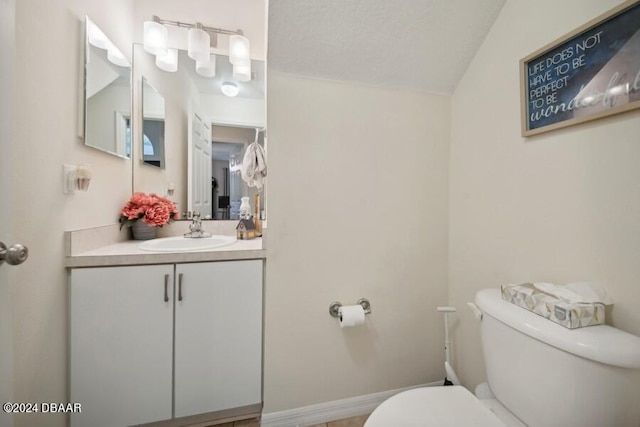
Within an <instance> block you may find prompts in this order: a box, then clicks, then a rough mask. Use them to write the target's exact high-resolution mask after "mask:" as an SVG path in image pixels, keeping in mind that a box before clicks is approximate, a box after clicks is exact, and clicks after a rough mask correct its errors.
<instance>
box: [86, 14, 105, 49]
mask: <svg viewBox="0 0 640 427" xmlns="http://www.w3.org/2000/svg"><path fill="white" fill-rule="evenodd" d="M87 23H88V25H87V27H88V29H87V32H88V33H89V34H88V35H87V36H88V37H87V39H88V40H89V43H91V44H92V45H94V46H95V47H97V48H99V49H108V48H109V39H108V38H107V36H106V35H105V34H104V33H103V32H102V30H100V28H98V26H97V25H96V24H94V23H93V21H91V20H90V19H88V18H87Z"/></svg>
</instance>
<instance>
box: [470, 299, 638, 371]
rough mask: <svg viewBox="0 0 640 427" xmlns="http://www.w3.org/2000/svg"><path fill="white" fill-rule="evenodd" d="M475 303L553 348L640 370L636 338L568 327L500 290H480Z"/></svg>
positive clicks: (600, 327) (616, 331)
mask: <svg viewBox="0 0 640 427" xmlns="http://www.w3.org/2000/svg"><path fill="white" fill-rule="evenodd" d="M475 302H476V305H477V306H478V307H480V309H481V310H482V311H483V312H484V313H485V314H488V315H489V316H491V317H493V318H495V319H497V320H499V321H500V322H502V323H504V324H506V325H507V326H510V327H512V328H514V329H516V330H518V331H520V332H522V333H523V334H526V335H529V336H530V337H532V338H535V339H537V340H539V341H542V342H544V343H547V344H549V345H551V346H553V347H556V348H559V349H560V350H564V351H566V352H568V353H572V354H575V355H577V356H580V357H584V358H586V359H590V360H594V361H596V362H600V363H604V364H607V365H612V366H618V367H621V368H630V369H640V337H637V336H635V335H632V334H630V333H628V332H624V331H621V330H620V329H616V328H613V327H611V326H607V325H598V326H588V327H585V328H577V329H568V328H565V327H564V326H560V325H558V324H556V323H553V322H552V321H550V320H548V319H545V318H544V317H542V316H539V315H537V314H535V313H532V312H530V311H527V310H526V309H524V308H521V307H518V306H516V305H515V304H512V303H510V302H507V301H505V300H503V299H502V296H501V294H500V289H483V290H481V291H479V292H478V293H477V294H476V300H475Z"/></svg>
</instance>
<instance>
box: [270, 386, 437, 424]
mask: <svg viewBox="0 0 640 427" xmlns="http://www.w3.org/2000/svg"><path fill="white" fill-rule="evenodd" d="M439 385H442V381H437V382H434V383H429V384H422V385H417V386H413V387H406V388H400V389H396V390H388V391H383V392H380V393H373V394H366V395H364V396H356V397H349V398H347V399H342V400H334V401H331V402H324V403H319V404H317V405H311V406H303V407H302V408H296V409H290V410H287V411H280V412H272V413H270V414H263V415H262V420H261V422H260V426H261V427H302V426H310V425H314V424H321V423H326V422H329V421H335V420H341V419H344V418H350V417H357V416H359V415H366V414H370V413H371V412H373V410H374V409H375V408H377V407H378V405H380V404H381V403H382V402H384V401H385V400H387V399H388V398H390V397H391V396H393V395H394V394H398V393H400V392H402V391H405V390H410V389H412V388H417V387H433V386H439Z"/></svg>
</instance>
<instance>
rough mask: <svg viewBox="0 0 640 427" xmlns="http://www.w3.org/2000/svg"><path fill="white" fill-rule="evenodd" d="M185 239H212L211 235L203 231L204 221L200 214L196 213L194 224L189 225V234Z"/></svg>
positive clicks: (193, 218)
mask: <svg viewBox="0 0 640 427" xmlns="http://www.w3.org/2000/svg"><path fill="white" fill-rule="evenodd" d="M184 237H190V238H203V237H211V234H209V233H207V232H206V231H204V230H203V229H202V220H201V219H200V212H198V211H194V212H193V216H192V222H191V224H190V225H189V232H188V233H185V234H184Z"/></svg>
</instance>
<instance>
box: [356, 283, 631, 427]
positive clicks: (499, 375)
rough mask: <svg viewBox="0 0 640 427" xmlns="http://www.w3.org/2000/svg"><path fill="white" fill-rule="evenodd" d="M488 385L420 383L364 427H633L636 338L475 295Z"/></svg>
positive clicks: (489, 293) (485, 293)
mask: <svg viewBox="0 0 640 427" xmlns="http://www.w3.org/2000/svg"><path fill="white" fill-rule="evenodd" d="M475 304H476V305H477V306H478V308H479V309H480V310H481V312H482V317H481V322H480V324H481V326H480V330H481V337H482V348H483V354H484V361H485V368H486V373H487V383H483V384H481V385H480V386H478V388H476V394H475V395H474V394H472V393H471V392H469V391H468V390H467V389H465V388H464V387H462V386H446V387H421V388H415V389H411V390H408V391H404V392H402V393H399V394H397V395H395V396H393V397H391V398H389V399H387V400H386V401H384V402H383V403H382V404H380V406H378V407H377V408H376V409H375V410H374V411H373V413H372V414H371V415H370V416H369V418H368V419H367V421H366V423H365V425H364V427H393V426H402V427H466V426H474V427H499V426H500V427H504V426H508V427H522V426H525V427H526V426H528V427H578V426H579V427H603V426H615V427H638V426H640V401H639V400H638V396H640V337H637V336H635V335H632V334H629V333H626V332H624V331H621V330H619V329H616V328H613V327H610V326H607V325H598V326H589V327H585V328H578V329H567V328H565V327H563V326H560V325H558V324H555V323H553V322H551V321H550V320H548V319H545V318H543V317H541V316H538V315H537V314H534V313H532V312H529V311H527V310H525V309H523V308H520V307H518V306H516V305H514V304H511V303H509V302H507V301H504V300H503V299H502V297H501V294H500V290H499V289H484V290H482V291H480V292H478V293H477V294H476V299H475Z"/></svg>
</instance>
